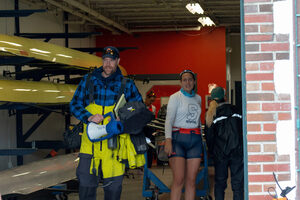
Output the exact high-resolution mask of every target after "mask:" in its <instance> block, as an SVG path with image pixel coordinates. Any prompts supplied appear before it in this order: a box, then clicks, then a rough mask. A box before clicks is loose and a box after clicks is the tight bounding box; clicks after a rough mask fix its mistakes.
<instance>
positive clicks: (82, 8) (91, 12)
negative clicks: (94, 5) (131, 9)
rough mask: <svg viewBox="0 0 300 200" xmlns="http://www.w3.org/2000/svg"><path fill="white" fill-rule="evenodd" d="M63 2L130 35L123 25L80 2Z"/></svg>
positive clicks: (67, 0)
mask: <svg viewBox="0 0 300 200" xmlns="http://www.w3.org/2000/svg"><path fill="white" fill-rule="evenodd" d="M63 1H65V2H67V3H68V4H70V5H72V6H74V7H76V8H79V9H81V10H83V11H85V12H87V13H89V14H90V15H92V16H94V17H96V18H97V19H100V20H102V21H104V22H105V23H107V24H110V25H112V26H114V27H116V28H118V29H120V30H122V31H124V32H126V33H128V34H132V32H131V31H130V30H128V29H127V28H126V27H124V26H123V25H121V24H119V23H117V22H115V21H113V20H111V19H109V18H107V17H105V16H103V15H101V14H99V13H98V12H97V11H95V10H93V9H91V8H89V7H87V6H86V5H84V4H82V3H80V2H77V1H75V0H63Z"/></svg>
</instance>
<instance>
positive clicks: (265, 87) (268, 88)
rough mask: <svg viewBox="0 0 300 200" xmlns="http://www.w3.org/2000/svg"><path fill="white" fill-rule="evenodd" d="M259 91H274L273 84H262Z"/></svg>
mask: <svg viewBox="0 0 300 200" xmlns="http://www.w3.org/2000/svg"><path fill="white" fill-rule="evenodd" d="M261 90H263V91H274V90H275V85H274V83H262V84H261Z"/></svg>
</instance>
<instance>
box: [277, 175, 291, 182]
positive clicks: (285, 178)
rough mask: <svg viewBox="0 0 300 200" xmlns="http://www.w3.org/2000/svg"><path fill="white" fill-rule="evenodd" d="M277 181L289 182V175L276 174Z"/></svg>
mask: <svg viewBox="0 0 300 200" xmlns="http://www.w3.org/2000/svg"><path fill="white" fill-rule="evenodd" d="M277 179H278V181H290V180H291V174H278V177H277Z"/></svg>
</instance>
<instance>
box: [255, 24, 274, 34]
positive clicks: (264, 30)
mask: <svg viewBox="0 0 300 200" xmlns="http://www.w3.org/2000/svg"><path fill="white" fill-rule="evenodd" d="M259 27H260V32H261V33H273V32H274V26H273V25H260V26H259Z"/></svg>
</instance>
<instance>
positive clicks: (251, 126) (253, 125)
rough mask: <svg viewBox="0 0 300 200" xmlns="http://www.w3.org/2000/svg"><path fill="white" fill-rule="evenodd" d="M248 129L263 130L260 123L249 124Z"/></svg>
mask: <svg viewBox="0 0 300 200" xmlns="http://www.w3.org/2000/svg"><path fill="white" fill-rule="evenodd" d="M247 131H250V132H251V131H261V125H260V124H247Z"/></svg>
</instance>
